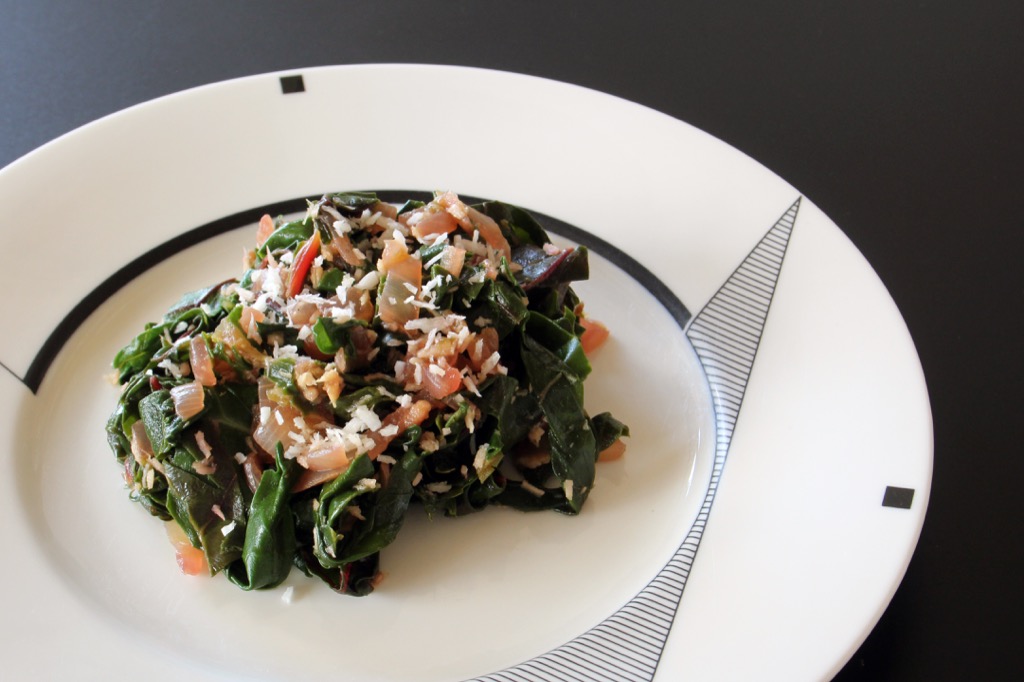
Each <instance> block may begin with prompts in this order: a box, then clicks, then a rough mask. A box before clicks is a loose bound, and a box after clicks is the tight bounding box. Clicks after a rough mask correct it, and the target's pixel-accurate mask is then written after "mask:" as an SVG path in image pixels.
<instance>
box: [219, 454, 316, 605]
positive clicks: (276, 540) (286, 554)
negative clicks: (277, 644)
mask: <svg viewBox="0 0 1024 682" xmlns="http://www.w3.org/2000/svg"><path fill="white" fill-rule="evenodd" d="M298 474H299V465H298V464H297V463H296V462H294V461H292V460H286V459H284V457H283V456H282V452H281V447H280V445H279V446H278V449H277V457H276V460H275V468H273V469H266V470H264V472H263V477H262V478H261V479H260V484H259V486H258V487H257V488H256V493H255V494H254V495H253V498H252V502H251V503H250V508H249V522H248V525H247V526H246V528H245V544H244V546H243V548H242V558H241V561H236V562H235V563H233V564H232V565H231V567H230V569H229V571H228V577H229V578H230V579H231V581H232V582H234V583H235V584H236V585H238V586H239V587H241V588H242V589H244V590H259V589H264V588H269V587H275V586H276V585H279V584H280V583H281V582H282V581H283V580H284V579H285V578H286V577H288V572H289V571H290V570H291V567H292V559H293V557H294V556H295V546H296V543H295V522H294V520H293V519H292V513H291V509H290V507H289V505H288V502H289V499H290V497H291V488H292V485H294V483H295V480H296V479H297V478H298Z"/></svg>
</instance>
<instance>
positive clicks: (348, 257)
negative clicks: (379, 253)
mask: <svg viewBox="0 0 1024 682" xmlns="http://www.w3.org/2000/svg"><path fill="white" fill-rule="evenodd" d="M330 246H331V248H332V249H333V250H334V251H336V252H337V253H338V255H339V256H341V259H342V260H343V261H345V262H346V263H348V264H349V265H352V266H354V267H359V266H360V265H362V264H363V261H364V260H366V259H365V258H363V257H362V256H361V255H360V253H359V252H358V251H356V249H355V247H354V246H352V241H351V240H350V239H349V238H348V236H347V235H343V234H335V235H334V236H332V237H331V244H330Z"/></svg>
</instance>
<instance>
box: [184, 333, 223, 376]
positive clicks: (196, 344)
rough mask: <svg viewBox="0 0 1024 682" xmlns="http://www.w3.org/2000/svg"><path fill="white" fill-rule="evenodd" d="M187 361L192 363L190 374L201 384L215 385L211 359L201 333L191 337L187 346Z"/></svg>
mask: <svg viewBox="0 0 1024 682" xmlns="http://www.w3.org/2000/svg"><path fill="white" fill-rule="evenodd" d="M188 361H189V364H190V365H192V376H194V377H195V378H196V381H198V382H199V383H200V384H202V385H203V386H216V385H217V375H215V374H214V373H213V360H212V359H211V358H210V349H209V347H207V345H206V339H204V338H203V336H202V334H197V335H196V336H193V337H192V340H191V341H190V342H189V346H188Z"/></svg>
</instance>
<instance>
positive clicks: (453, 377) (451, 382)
mask: <svg viewBox="0 0 1024 682" xmlns="http://www.w3.org/2000/svg"><path fill="white" fill-rule="evenodd" d="M433 366H434V367H437V365H433ZM423 385H424V386H425V387H426V389H427V393H429V394H430V397H431V398H433V399H435V400H440V399H441V398H444V397H445V396H449V395H451V394H452V393H455V391H457V390H459V389H460V388H461V387H462V374H460V373H459V370H457V369H455V368H454V367H447V368H445V369H444V373H443V374H435V373H434V372H431V371H430V369H429V367H428V368H427V369H425V370H424V371H423Z"/></svg>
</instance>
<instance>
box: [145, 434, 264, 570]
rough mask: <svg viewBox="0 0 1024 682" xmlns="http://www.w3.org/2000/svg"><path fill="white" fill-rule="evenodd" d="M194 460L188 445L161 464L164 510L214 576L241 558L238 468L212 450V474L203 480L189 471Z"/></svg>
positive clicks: (242, 533) (241, 505) (241, 506)
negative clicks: (201, 553) (166, 487)
mask: <svg viewBox="0 0 1024 682" xmlns="http://www.w3.org/2000/svg"><path fill="white" fill-rule="evenodd" d="M197 459H198V457H197V455H196V453H195V452H194V451H193V446H192V444H191V443H189V444H188V446H187V447H186V446H179V447H178V448H177V452H176V453H175V456H174V457H173V458H169V459H168V460H167V461H165V462H164V471H165V476H166V480H167V486H168V490H167V510H168V512H169V513H170V515H171V517H172V518H174V520H175V521H177V523H178V525H179V526H181V528H182V530H184V531H185V534H186V535H187V536H188V537H189V540H190V541H191V542H192V544H193V546H195V547H199V548H201V549H202V550H203V553H204V554H205V555H206V561H207V563H208V564H209V566H210V572H211V573H217V572H218V571H221V570H223V569H225V568H227V567H228V566H229V565H230V564H231V563H232V562H234V561H235V560H236V559H238V558H239V557H240V556H241V555H242V540H243V538H244V537H245V525H246V518H245V517H246V511H245V501H244V497H243V495H242V490H241V487H240V485H239V478H238V468H237V466H236V465H235V462H234V460H233V459H232V458H231V457H230V456H229V455H227V454H225V453H224V452H223V450H222V449H220V448H216V447H215V448H213V465H214V467H215V470H214V473H212V474H210V475H206V476H204V475H200V474H197V473H196V472H195V471H194V470H193V469H192V468H191V462H194V461H196V460H197ZM215 508H216V509H217V510H219V511H220V513H221V514H223V515H224V518H223V519H222V518H220V515H218V514H217V512H216V511H214V510H215Z"/></svg>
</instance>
